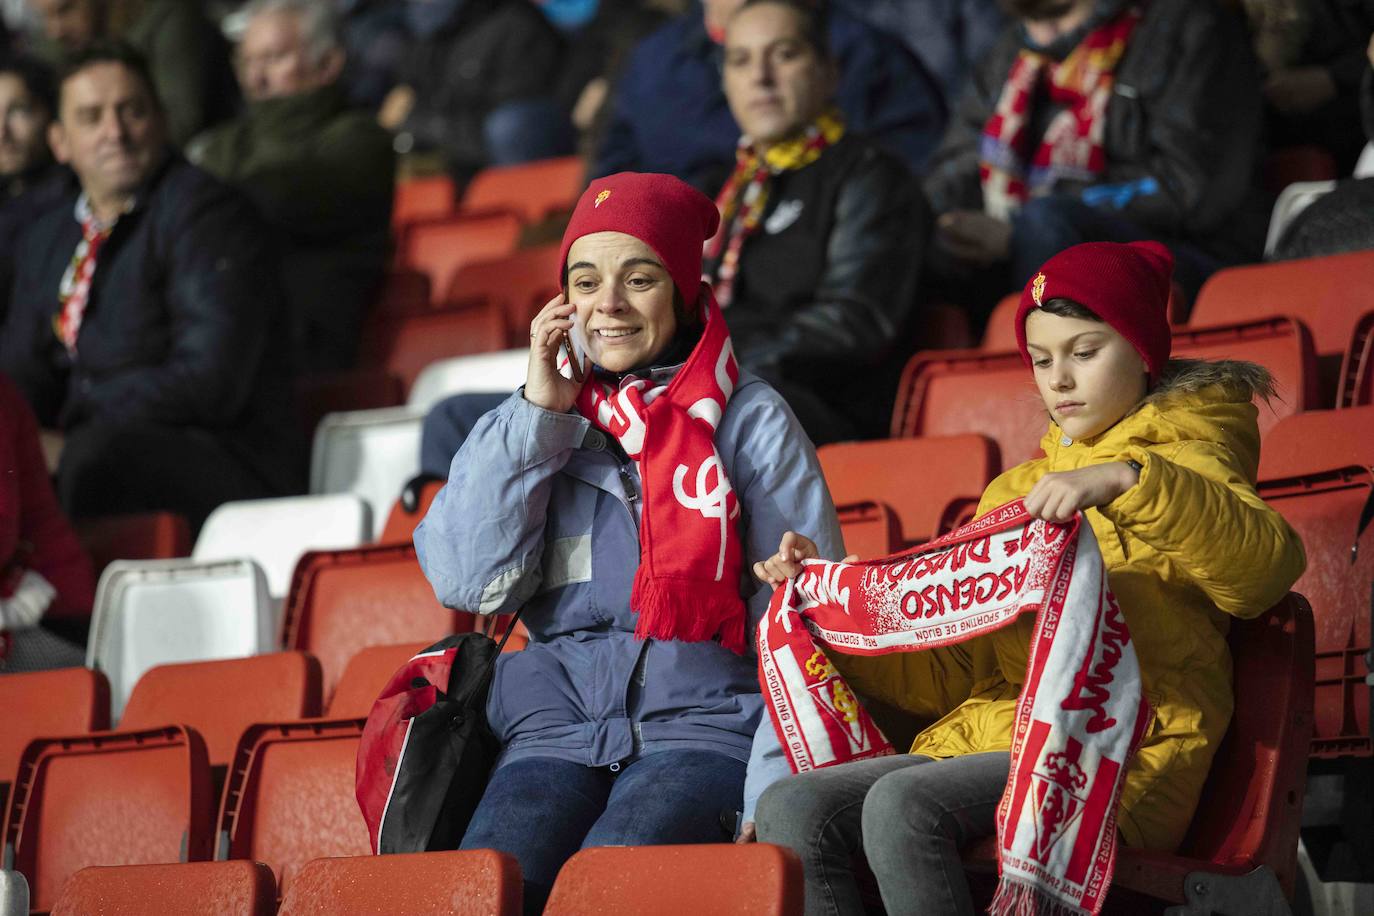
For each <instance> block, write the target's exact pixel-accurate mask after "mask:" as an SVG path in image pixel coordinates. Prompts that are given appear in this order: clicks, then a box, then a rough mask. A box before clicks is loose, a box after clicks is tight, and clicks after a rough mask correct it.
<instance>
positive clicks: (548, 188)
mask: <svg viewBox="0 0 1374 916" xmlns="http://www.w3.org/2000/svg"><path fill="white" fill-rule="evenodd" d="M585 173H586V165H585V163H583V161H582V159H581V158H580V157H578V156H564V157H560V158H557V159H540V160H538V161H535V162H522V163H520V164H518V165H500V166H490V167H488V168H485V169H483V170H482V171H480V172H478V173H477V174H476V175H475V176H474V177H473V179H472V182H471V183H470V184H468V186H467V190H465V191H464V192H463V200H462V202H461V203H460V204H459V206H458V212H459V213H464V214H466V213H474V214H476V213H490V212H493V211H504V212H506V213H513V214H515V215H516V216H518V217H519V218H520V219H521V220H522V221H523V222H526V223H538V222H540V221H542V220H545V219H549V218H551V217H554V216H557V215H559V214H560V213H563V212H565V211H570V210H572V208H573V206H574V205H575V204H576V203H577V197H578V195H579V194H581V193H582V189H583V188H585V187H586V186H587V182H586V181H585V180H584V178H583V176H584V175H585Z"/></svg>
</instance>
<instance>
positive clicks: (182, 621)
mask: <svg viewBox="0 0 1374 916" xmlns="http://www.w3.org/2000/svg"><path fill="white" fill-rule="evenodd" d="M275 617H276V613H275V610H274V607H273V602H272V598H271V596H270V595H269V594H268V591H267V578H266V576H265V575H264V574H263V571H262V567H260V566H258V564H257V563H255V562H253V561H252V560H246V559H234V560H219V561H213V562H199V561H196V560H186V559H179V560H117V561H116V562H114V563H111V564H110V565H109V566H108V567H106V569H105V572H104V573H103V574H101V576H100V584H99V586H97V588H96V594H95V610H94V611H93V612H92V614H91V637H90V642H89V643H88V645H87V647H86V665H87V667H90V668H96V669H98V670H100V671H103V672H105V676H106V677H108V678H109V681H110V715H111V720H112V721H113V720H117V719H118V718H119V716H120V714H121V713H122V712H123V710H124V703H125V701H126V700H127V699H128V697H129V692H130V691H131V690H133V686H134V684H135V683H136V682H137V681H138V679H139V677H141V676H142V674H143V672H145V671H147V670H148V669H149V668H152V667H153V666H154V665H162V664H167V663H169V662H190V661H201V660H204V659H214V658H242V657H244V656H248V655H257V654H258V653H261V652H270V651H272V649H273V647H274V645H275V643H276V631H275V629H274V625H275ZM207 702H213V698H207Z"/></svg>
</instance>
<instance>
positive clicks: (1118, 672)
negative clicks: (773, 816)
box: [758, 500, 1150, 913]
mask: <svg viewBox="0 0 1374 916" xmlns="http://www.w3.org/2000/svg"><path fill="white" fill-rule="evenodd" d="M1023 613H1033V614H1034V615H1035V620H1036V628H1035V636H1034V638H1033V640H1032V644H1031V651H1030V661H1029V664H1028V667H1027V671H1026V677H1025V681H1024V686H1023V688H1022V691H1021V696H1020V698H1019V699H1018V701H1017V707H1016V721H1015V726H1014V730H1013V736H1012V751H1011V760H1012V766H1011V778H1010V779H1009V780H1008V783H1007V790H1006V793H1005V794H1004V795H1003V797H1002V801H1001V803H1000V805H999V807H998V817H997V836H998V844H999V851H1000V856H999V864H1000V868H1001V875H1002V881H1001V884H1000V886H999V889H998V893H997V897H996V898H995V899H994V903H993V908H992V911H993V912H994V913H1016V912H1042V911H1043V912H1065V913H1097V912H1100V910H1101V907H1102V903H1103V900H1104V899H1105V895H1106V891H1107V887H1108V885H1109V884H1110V881H1111V874H1112V869H1113V868H1114V867H1115V857H1116V806H1117V802H1118V800H1119V798H1120V794H1121V787H1122V785H1123V783H1124V779H1125V772H1126V767H1127V765H1128V763H1129V761H1130V759H1131V757H1132V755H1133V754H1134V753H1135V750H1136V748H1137V747H1138V746H1139V744H1140V741H1141V740H1142V738H1143V737H1144V729H1145V726H1146V724H1147V723H1148V722H1149V720H1150V709H1149V704H1148V703H1147V702H1146V701H1145V700H1144V698H1143V695H1142V692H1141V683H1140V667H1139V663H1138V662H1137V659H1136V655H1135V649H1134V646H1133V645H1132V643H1131V639H1130V632H1129V629H1128V628H1127V626H1126V620H1125V617H1124V615H1123V614H1122V613H1121V609H1120V607H1119V605H1118V604H1117V602H1116V599H1115V598H1114V597H1113V596H1112V593H1111V590H1110V589H1109V588H1108V587H1107V577H1106V571H1105V569H1104V567H1103V565H1102V557H1101V553H1100V552H1099V551H1098V548H1097V541H1096V539H1095V538H1094V537H1093V534H1092V528H1091V527H1090V526H1088V525H1087V524H1086V523H1085V522H1083V520H1082V516H1079V517H1078V518H1077V519H1076V520H1075V521H1073V522H1071V523H1068V524H1065V525H1054V524H1050V523H1047V522H1043V521H1037V520H1034V519H1032V518H1031V517H1030V516H1029V514H1028V513H1026V511H1025V508H1024V506H1023V504H1022V503H1021V502H1020V501H1019V500H1018V501H1016V502H1013V503H1009V504H1007V505H1006V506H1003V507H1001V508H999V509H996V510H994V511H992V512H990V513H988V514H987V515H984V516H983V517H982V518H980V519H978V520H976V521H974V522H973V523H971V524H969V525H966V526H964V527H963V528H961V529H959V530H958V531H955V532H952V533H951V534H949V535H947V536H945V537H943V538H940V539H939V540H937V541H934V542H932V543H931V544H928V545H926V546H924V547H921V548H917V549H916V550H913V551H909V552H907V553H904V554H898V555H896V556H893V557H887V558H884V559H881V560H874V561H870V562H866V563H854V564H845V563H831V562H821V561H810V562H808V563H806V564H805V566H804V568H803V570H802V572H801V574H800V575H798V576H797V577H796V578H795V579H792V580H790V581H789V582H787V583H785V584H784V586H782V587H781V588H779V589H777V590H776V591H775V593H774V595H773V602H772V604H771V605H770V607H769V611H768V614H767V615H766V616H765V618H764V621H763V623H762V624H761V626H760V627H759V634H758V643H759V677H760V682H761V685H762V688H763V694H764V697H765V698H767V701H768V707H769V715H770V716H771V718H772V720H773V725H774V728H775V729H776V731H777V733H778V737H779V741H780V742H781V744H782V746H783V748H784V749H785V750H786V752H787V754H788V757H789V759H790V761H791V764H792V767H793V770H794V771H795V772H803V771H806V770H810V769H814V768H816V767H822V766H830V765H833V764H837V763H845V762H848V761H852V760H862V759H866V758H870V757H876V756H881V755H884V754H891V753H893V748H892V746H891V744H889V743H888V741H887V740H886V738H885V737H884V736H883V735H882V733H881V732H880V731H879V730H878V728H877V727H876V725H874V723H873V721H872V719H871V718H870V717H869V715H868V713H867V712H866V711H865V710H864V709H863V707H862V705H861V704H860V703H859V702H858V701H857V699H856V698H855V697H854V695H853V693H852V692H851V691H850V689H849V687H848V685H847V684H845V682H844V679H843V677H842V676H841V675H840V674H839V673H838V671H837V670H836V668H835V666H834V664H833V662H831V660H830V659H829V658H827V657H826V655H825V652H824V649H825V647H830V648H831V649H832V650H835V651H841V652H845V653H851V654H860V655H878V654H885V653H889V652H909V651H916V650H922V649H936V648H939V647H942V646H948V645H952V644H955V643H959V642H963V641H965V640H969V639H973V638H975V637H978V636H982V635H984V634H987V633H990V632H993V631H995V630H997V629H1000V628H1002V627H1004V626H1007V625H1009V624H1010V623H1012V622H1013V621H1014V620H1016V619H1017V618H1018V617H1019V616H1020V615H1021V614H1023ZM1038 908H1039V909H1038Z"/></svg>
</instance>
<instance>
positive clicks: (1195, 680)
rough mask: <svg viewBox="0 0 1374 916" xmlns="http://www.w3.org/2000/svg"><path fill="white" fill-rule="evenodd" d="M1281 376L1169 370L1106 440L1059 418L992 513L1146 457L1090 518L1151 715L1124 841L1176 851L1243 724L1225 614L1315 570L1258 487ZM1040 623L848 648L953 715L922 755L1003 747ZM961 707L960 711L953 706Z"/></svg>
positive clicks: (893, 685)
mask: <svg viewBox="0 0 1374 916" xmlns="http://www.w3.org/2000/svg"><path fill="white" fill-rule="evenodd" d="M1269 384H1270V383H1269V379H1268V373H1266V372H1265V371H1264V370H1263V369H1260V368H1259V367H1257V366H1253V365H1251V364H1248V363H1236V362H1218V363H1199V362H1194V361H1183V360H1176V361H1174V362H1172V363H1170V366H1169V369H1168V370H1166V373H1165V378H1164V380H1163V381H1162V382H1161V384H1160V385H1159V386H1158V387H1157V389H1156V391H1155V392H1153V393H1152V394H1151V396H1150V397H1149V398H1148V399H1147V400H1146V401H1145V402H1144V403H1143V404H1142V405H1141V406H1140V407H1139V408H1137V409H1136V410H1135V412H1133V413H1132V414H1130V415H1128V416H1127V417H1125V418H1124V419H1123V420H1121V421H1120V422H1119V423H1117V424H1116V425H1115V426H1113V427H1112V428H1111V429H1109V430H1107V431H1106V432H1105V433H1102V434H1101V435H1100V436H1097V437H1096V438H1094V439H1090V440H1083V441H1079V442H1074V441H1072V440H1070V439H1068V438H1066V437H1065V436H1064V435H1063V433H1062V432H1061V431H1060V429H1059V427H1058V426H1057V425H1055V424H1053V423H1051V424H1050V428H1049V432H1048V433H1046V435H1045V438H1044V440H1043V441H1042V443H1041V444H1042V447H1043V448H1044V450H1045V454H1046V457H1045V458H1038V459H1036V460H1034V461H1029V462H1027V463H1025V464H1022V465H1019V466H1017V467H1015V468H1012V469H1011V470H1010V471H1007V472H1006V473H1004V474H1002V475H1001V476H1000V477H998V478H997V479H996V480H994V481H993V482H992V484H991V485H990V486H989V487H988V488H987V491H986V492H985V493H984V494H983V499H982V502H981V504H980V506H979V514H980V515H981V514H982V513H984V512H987V511H988V510H990V509H992V508H995V507H997V506H1000V505H1002V504H1004V503H1007V502H1010V501H1011V500H1013V499H1016V498H1018V497H1021V496H1025V495H1026V494H1027V493H1028V492H1030V489H1031V486H1032V485H1033V484H1034V483H1035V482H1036V481H1037V480H1039V479H1040V478H1041V477H1042V476H1043V475H1045V474H1048V473H1050V472H1053V471H1069V470H1073V469H1075V468H1081V467H1085V466H1087V465H1092V464H1101V463H1105V462H1111V461H1126V460H1134V461H1138V462H1140V464H1141V465H1142V468H1143V469H1142V471H1141V473H1140V481H1139V483H1138V484H1137V485H1136V486H1134V487H1132V488H1131V489H1130V490H1128V491H1127V492H1126V493H1124V494H1123V495H1122V496H1121V497H1119V498H1118V499H1116V500H1115V501H1114V502H1112V503H1110V504H1108V505H1106V506H1102V507H1101V508H1100V509H1089V510H1088V511H1087V513H1086V515H1087V518H1088V521H1089V522H1090V523H1091V525H1092V528H1093V532H1094V533H1095V534H1096V535H1097V540H1098V544H1099V546H1100V547H1101V550H1102V557H1103V560H1104V561H1105V563H1106V566H1107V570H1108V574H1109V578H1110V582H1111V587H1112V590H1113V591H1114V592H1115V593H1116V597H1117V599H1118V600H1119V601H1120V602H1121V607H1122V610H1123V612H1124V613H1125V615H1126V620H1127V622H1128V623H1129V624H1130V628H1131V636H1132V637H1133V638H1134V640H1135V646H1136V652H1137V654H1138V656H1139V659H1140V666H1141V669H1142V672H1143V678H1144V685H1145V691H1146V695H1147V697H1148V698H1149V701H1150V705H1151V706H1152V707H1153V709H1154V722H1153V723H1152V724H1151V725H1150V727H1149V731H1148V732H1147V734H1146V737H1145V741H1144V744H1143V745H1142V746H1141V748H1140V751H1139V753H1138V754H1137V755H1136V757H1135V760H1134V761H1133V763H1132V764H1131V767H1130V770H1129V771H1128V773H1127V777H1126V786H1125V789H1124V790H1123V793H1122V797H1121V809H1120V817H1119V827H1120V830H1121V834H1122V836H1123V837H1124V838H1125V840H1126V843H1127V844H1128V845H1131V846H1137V847H1144V848H1147V849H1159V850H1172V849H1174V848H1176V847H1177V846H1178V844H1179V842H1180V841H1181V840H1182V838H1183V835H1184V833H1185V832H1186V831H1187V829H1188V824H1189V822H1190V821H1191V819H1192V814H1193V809H1194V808H1195V807H1196V805H1197V800H1198V795H1199V793H1200V792H1201V789H1202V784H1203V781H1204V780H1205V779H1206V777H1207V771H1208V768H1209V766H1210V765H1211V761H1212V755H1213V753H1214V752H1215V750H1216V747H1217V745H1218V743H1220V741H1221V739H1222V736H1223V735H1224V734H1225V732H1226V727H1227V724H1228V723H1229V721H1230V718H1231V710H1232V696H1231V656H1230V652H1229V650H1228V648H1227V644H1226V633H1227V629H1228V615H1230V616H1234V617H1239V618H1242V619H1244V618H1250V617H1255V616H1257V615H1259V614H1261V613H1263V612H1264V611H1265V610H1266V609H1268V608H1269V607H1271V606H1272V605H1274V604H1275V603H1277V602H1278V601H1279V599H1281V598H1282V597H1283V596H1284V594H1285V593H1287V591H1288V589H1289V588H1290V587H1291V586H1292V584H1293V582H1294V581H1295V580H1296V579H1297V578H1298V576H1299V575H1301V574H1302V571H1303V568H1304V566H1305V564H1306V558H1305V556H1304V554H1303V548H1302V543H1301V541H1300V540H1299V539H1298V537H1297V535H1296V534H1294V532H1293V530H1292V529H1291V528H1289V527H1288V524H1287V523H1286V522H1284V520H1283V518H1282V517H1281V516H1280V515H1279V514H1278V513H1277V512H1275V511H1274V510H1273V509H1270V508H1269V507H1268V506H1266V505H1265V504H1264V502H1262V501H1261V500H1260V498H1259V497H1258V496H1257V495H1256V494H1255V489H1254V481H1255V473H1256V470H1257V467H1258V463H1259V429H1258V427H1257V426H1256V422H1255V420H1256V416H1257V412H1256V408H1255V406H1254V405H1253V404H1252V403H1251V399H1252V396H1253V395H1254V394H1255V393H1256V392H1267V391H1268V390H1269ZM1034 623H1035V622H1034V619H1033V618H1032V617H1031V616H1030V615H1025V616H1023V617H1022V618H1021V619H1020V620H1018V621H1017V622H1016V623H1015V624H1013V625H1011V626H1009V627H1007V628H1005V629H1003V630H1000V631H998V632H996V633H993V634H990V635H988V636H986V637H983V638H982V639H980V640H976V641H972V642H970V643H965V644H961V645H958V646H954V647H952V649H945V650H936V651H934V652H918V653H909V654H899V655H887V656H877V657H868V658H862V659H861V658H858V657H856V656H842V657H841V656H838V655H837V656H836V659H835V660H836V662H837V664H838V665H839V667H840V668H841V670H842V671H843V672H844V673H845V674H846V676H848V677H849V678H850V680H851V683H852V685H853V686H854V687H855V688H856V689H858V690H859V691H860V692H862V693H864V694H866V695H869V696H874V697H877V698H879V699H882V700H885V701H887V702H889V703H892V704H894V705H896V706H899V707H902V708H905V709H908V710H910V711H912V712H916V713H918V714H923V715H927V716H930V715H939V714H943V713H947V715H944V718H942V719H941V720H940V721H938V722H936V723H935V724H934V725H932V726H931V727H930V728H928V729H926V730H925V731H924V732H922V733H921V734H919V735H918V736H917V737H916V740H915V742H914V743H913V744H912V747H911V752H912V753H914V754H927V755H930V756H933V757H953V756H957V755H960V754H971V753H977V752H980V751H1004V750H1008V749H1009V748H1010V745H1011V731H1012V720H1013V711H1014V709H1015V705H1016V698H1017V695H1018V694H1019V693H1020V690H1021V684H1022V681H1023V679H1024V676H1025V670H1026V662H1027V654H1028V648H1029V645H1030V640H1031V635H1032V633H1033V630H1034ZM951 710H952V711H951Z"/></svg>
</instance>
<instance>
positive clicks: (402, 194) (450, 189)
mask: <svg viewBox="0 0 1374 916" xmlns="http://www.w3.org/2000/svg"><path fill="white" fill-rule="evenodd" d="M457 206H458V204H457V192H456V189H455V188H454V186H453V179H451V178H449V177H448V176H447V175H433V176H428V177H425V178H409V179H406V180H405V181H398V182H396V197H395V200H394V202H393V203H392V206H391V225H393V226H396V227H398V228H399V227H401V226H405V225H407V224H409V223H415V222H420V221H423V220H433V219H441V218H443V217H445V216H451V215H453V213H454V211H455V210H456V209H457Z"/></svg>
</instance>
